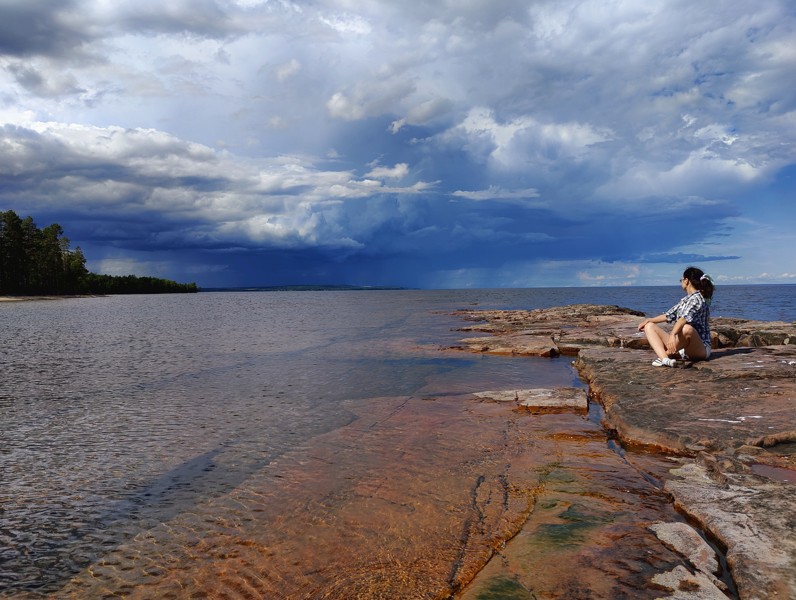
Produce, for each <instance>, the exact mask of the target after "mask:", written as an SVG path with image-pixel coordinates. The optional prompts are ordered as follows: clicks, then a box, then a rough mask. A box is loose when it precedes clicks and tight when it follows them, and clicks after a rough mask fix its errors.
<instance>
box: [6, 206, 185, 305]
mask: <svg viewBox="0 0 796 600" xmlns="http://www.w3.org/2000/svg"><path fill="white" fill-rule="evenodd" d="M69 244H70V243H69V238H67V237H65V236H64V230H63V228H62V227H61V226H60V225H58V224H57V223H54V224H52V225H48V226H47V227H44V228H41V229H39V228H38V227H37V226H36V223H35V222H34V221H33V217H26V218H24V219H22V218H21V217H19V215H17V214H16V213H15V212H14V211H13V210H7V211H5V212H0V294H2V295H10V296H36V295H48V296H49V295H55V296H57V295H67V294H68V295H80V294H162V293H186V292H197V291H198V288H197V286H196V284H195V283H177V282H175V281H170V280H168V279H158V278H156V277H138V276H135V275H124V276H116V275H98V274H96V273H91V272H89V271H88V269H86V257H85V256H84V255H83V251H82V250H81V249H80V247H79V246H78V247H76V248H75V249H74V250H72V249H70V248H69Z"/></svg>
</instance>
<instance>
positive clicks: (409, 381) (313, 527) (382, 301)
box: [0, 286, 792, 598]
mask: <svg viewBox="0 0 796 600" xmlns="http://www.w3.org/2000/svg"><path fill="white" fill-rule="evenodd" d="M785 287H787V288H788V291H789V292H790V291H791V288H790V287H789V286H785ZM658 292H660V291H658ZM667 292H668V289H667ZM744 293H746V292H744ZM631 296H632V294H630V295H629V293H628V292H627V291H625V290H607V291H606V290H603V291H600V292H597V291H594V290H592V292H591V294H590V295H589V294H587V293H586V292H585V291H583V290H575V291H573V290H563V291H562V290H549V291H542V292H540V291H538V290H513V291H512V290H485V291H478V290H475V291H466V292H465V291H458V292H416V291H405V292H401V291H396V292H295V293H291V292H279V293H212V294H211V293H207V294H197V295H191V296H171V295H169V296H114V297H107V298H92V299H68V300H59V301H53V302H27V303H12V304H8V303H7V304H3V305H0V327H1V328H2V334H3V340H4V344H3V346H2V349H1V350H0V353H1V354H0V360H1V361H2V367H3V369H2V373H3V376H2V378H1V379H0V415H1V416H2V419H0V467H2V468H1V469H0V506H2V519H0V595H3V596H13V597H24V596H26V595H27V596H31V597H40V596H44V597H46V596H53V597H76V598H79V597H95V596H100V595H105V594H114V593H127V594H132V596H131V597H135V595H136V594H137V595H138V597H148V596H149V597H151V596H152V595H156V596H159V597H167V596H168V595H172V596H173V597H185V596H186V594H187V593H188V592H187V591H186V590H190V591H191V593H192V594H197V595H199V596H201V595H207V594H208V593H209V592H210V591H211V588H212V586H222V587H223V588H224V590H226V591H224V592H223V593H230V590H236V591H235V593H236V594H238V596H239V597H258V594H259V595H262V594H269V593H270V594H274V595H278V596H285V597H297V598H298V597H307V598H309V597H319V596H321V595H325V596H327V597H345V594H346V593H349V592H350V591H351V590H352V589H360V590H361V595H362V596H363V597H367V596H370V597H377V596H378V594H383V593H384V592H385V590H391V593H392V594H393V596H394V595H395V590H397V589H400V590H405V591H406V594H407V596H406V597H437V596H439V597H445V595H446V594H449V593H450V592H451V591H452V590H456V589H458V588H459V587H461V585H463V584H464V583H465V582H466V581H468V580H469V578H470V577H472V575H473V574H474V573H475V572H476V571H477V570H478V569H480V568H481V567H482V566H483V564H484V563H485V562H486V560H487V559H488V558H489V556H491V554H492V553H493V552H494V550H495V548H496V547H499V546H500V545H501V544H502V543H503V541H505V539H507V538H508V537H510V536H511V535H514V534H515V533H516V532H517V531H519V527H520V526H521V524H522V522H523V521H524V519H525V518H526V517H527V515H528V512H529V510H530V508H531V502H532V500H531V499H532V497H533V491H534V490H535V489H536V488H537V486H538V485H539V480H538V474H539V473H540V472H541V471H540V469H544V468H546V467H545V465H548V464H549V463H550V457H549V454H550V453H551V452H552V453H553V454H555V453H556V452H559V453H560V452H563V451H562V450H561V449H560V445H556V444H560V440H558V441H556V442H555V444H553V445H551V442H550V441H549V440H548V439H547V437H549V436H548V434H549V433H550V432H551V431H552V430H553V429H556V427H558V426H556V427H552V425H550V423H552V422H553V421H552V420H550V417H545V418H541V417H540V418H531V417H529V415H524V414H517V413H515V412H514V411H511V410H507V409H506V408H505V407H501V406H492V405H489V404H484V403H480V402H475V401H474V400H473V399H472V397H470V396H468V394H469V393H471V392H474V391H481V390H484V389H499V388H520V387H553V386H559V385H561V386H569V385H573V384H577V377H576V374H575V373H574V372H573V371H572V369H571V367H570V365H569V362H568V361H567V360H565V359H557V360H539V359H537V360H533V359H512V358H505V357H487V356H475V355H467V354H459V353H452V352H443V351H441V350H440V347H444V346H446V345H448V344H450V343H452V342H453V341H455V340H457V339H458V338H459V337H461V336H460V335H459V334H458V333H457V332H456V331H453V330H454V329H455V328H456V327H459V326H461V325H462V323H460V322H458V321H456V320H455V319H453V318H452V317H450V316H449V315H448V314H447V313H448V312H449V311H451V310H454V309H457V308H466V307H472V306H480V307H484V308H486V307H508V308H519V307H522V308H535V307H539V306H550V305H555V304H566V303H574V302H581V301H582V302H595V303H618V304H623V305H626V306H631V307H633V308H640V309H641V310H649V309H648V308H647V307H646V305H645V304H650V303H652V301H653V299H657V300H658V301H660V296H661V294H660V293H657V294H652V293H649V292H648V291H645V290H641V291H637V292H636V296H635V297H631ZM747 296H749V294H747ZM728 297H730V295H729V294H728ZM673 298H674V301H676V299H677V293H676V290H674V293H673ZM622 299H624V300H627V301H626V302H623V301H621V300H622ZM671 303H673V302H671ZM664 304H665V305H666V307H668V305H669V304H670V302H669V301H668V300H667V301H666V302H664ZM775 304H776V310H778V311H782V310H783V308H782V303H779V304H777V303H773V302H769V303H764V302H756V303H755V306H756V307H757V308H758V310H757V312H758V313H759V312H760V310H759V307H760V306H768V307H769V308H772V310H773V307H774V305H775ZM741 305H742V303H741ZM791 306H792V305H791ZM784 310H787V308H786V309H784ZM738 316H743V315H738ZM755 316H756V317H759V315H755ZM770 318H786V317H785V316H772V317H770ZM556 419H557V420H555V419H554V420H555V421H556V422H558V421H560V420H561V419H563V420H564V421H566V423H567V425H566V426H565V427H564V430H565V431H569V430H570V429H575V430H579V429H583V428H586V429H587V430H589V434H588V435H589V436H592V435H594V436H597V439H598V440H599V441H598V442H597V443H598V445H604V442H603V440H602V439H601V438H600V436H601V435H602V434H601V432H600V431H599V427H598V426H597V425H595V424H594V423H591V422H590V421H589V420H588V419H587V418H585V417H584V416H578V415H566V416H561V417H557V418H556ZM540 424H541V425H540ZM531 425H533V426H531ZM556 448H558V449H556ZM624 476H625V475H622V477H624ZM634 477H635V476H634ZM609 479H610V477H609ZM641 479H642V480H643V478H641ZM70 580H72V581H71V582H70ZM211 582H213V583H211ZM346 590H347V592H346ZM215 592H218V593H219V594H220V593H222V590H221V589H220V588H219V589H216V590H215Z"/></svg>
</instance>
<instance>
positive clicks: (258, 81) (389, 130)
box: [0, 0, 796, 285]
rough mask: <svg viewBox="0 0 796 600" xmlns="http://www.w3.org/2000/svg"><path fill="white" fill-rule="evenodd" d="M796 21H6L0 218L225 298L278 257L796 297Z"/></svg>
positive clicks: (380, 7)
mask: <svg viewBox="0 0 796 600" xmlns="http://www.w3.org/2000/svg"><path fill="white" fill-rule="evenodd" d="M56 5H57V6H56ZM795 22H796V21H795V17H794V15H793V14H792V11H791V10H790V9H789V6H788V5H787V3H784V2H781V1H779V0H764V1H763V2H752V1H751V0H740V1H738V2H733V3H731V4H729V5H728V4H727V3H722V2H719V1H718V0H706V2H702V3H699V4H698V5H697V4H694V3H693V2H687V1H686V0H664V1H662V2H659V3H646V4H643V3H606V2H602V1H600V0H555V1H553V0H541V1H539V2H533V3H530V4H529V3H526V2H518V1H516V0H491V1H487V0H472V1H468V2H466V3H461V2H460V3H451V2H448V3H426V4H422V3H421V4H414V5H411V4H406V3H404V4H401V3H394V2H385V1H381V0H373V1H369V2H360V3H351V2H349V1H347V0H319V1H317V2H314V3H296V2H291V1H290V0H280V1H264V0H224V1H219V0H198V1H191V0H165V1H163V0H159V1H155V0H141V1H140V2H135V3H124V2H121V3H119V2H116V3H114V2H107V1H105V0H71V1H66V2H61V3H55V4H53V3H52V2H46V1H44V0H25V1H23V0H9V1H6V2H3V3H0V123H2V132H0V161H1V162H0V202H2V205H3V206H5V207H11V208H14V209H16V210H18V211H20V212H22V213H24V214H33V215H34V216H36V218H37V219H39V220H44V219H50V218H52V219H57V220H59V221H62V225H63V226H64V227H65V229H66V230H67V234H68V235H69V236H70V237H71V238H73V239H75V240H77V241H79V242H80V243H82V244H84V245H86V247H87V248H90V249H91V250H92V252H94V253H95V254H94V255H95V256H99V257H100V258H102V257H107V258H113V259H118V260H122V259H123V258H124V256H121V255H120V254H119V253H120V252H130V253H131V254H130V256H131V257H132V259H134V260H135V261H137V262H138V263H140V264H144V263H146V262H147V261H150V262H151V264H152V265H155V264H161V265H164V264H167V263H168V264H172V265H174V268H178V265H179V264H183V265H184V266H183V267H182V268H184V269H185V270H186V272H187V269H189V268H190V269H193V271H192V272H202V273H207V276H208V277H217V278H219V279H218V280H217V281H220V278H223V277H227V278H230V280H231V279H233V278H238V277H240V278H242V277H243V276H244V275H243V274H244V273H245V274H246V275H247V276H254V275H252V274H253V273H254V274H256V273H257V270H256V269H255V267H254V266H253V265H256V264H258V261H260V260H262V259H263V257H264V256H265V255H267V256H268V260H269V261H271V263H273V264H274V265H275V264H276V263H277V262H278V263H279V265H280V266H279V267H277V266H274V267H273V273H274V275H273V276H274V277H276V276H277V275H276V274H277V273H279V274H282V275H284V276H287V275H289V274H290V273H291V272H293V271H296V272H301V273H305V274H306V277H308V278H311V277H313V276H315V275H318V274H319V273H324V274H327V275H328V276H331V275H330V274H336V275H337V276H339V277H340V278H341V279H344V278H346V277H349V276H350V277H359V276H361V277H374V278H380V277H387V275H382V273H390V274H391V276H393V277H395V278H396V279H400V278H404V279H402V281H404V282H407V283H411V281H413V280H417V281H422V282H425V283H424V284H425V285H433V282H434V278H435V277H436V276H439V277H440V281H460V282H465V281H469V282H470V283H472V284H477V283H478V282H479V281H480V282H482V283H484V284H493V285H498V284H500V283H501V282H506V283H512V284H517V283H522V282H529V281H531V280H532V278H533V277H534V276H536V277H548V275H549V280H550V281H555V282H558V283H559V284H561V283H565V281H566V280H567V279H566V278H567V277H568V278H569V279H568V281H570V282H573V283H575V284H579V285H582V284H590V283H588V282H590V281H593V282H596V281H598V279H597V278H603V279H599V281H601V282H609V281H625V280H623V279H622V274H621V273H622V272H621V270H618V271H616V272H614V271H611V269H613V268H614V267H616V268H618V266H620V265H621V266H622V268H625V267H627V268H628V269H629V270H630V272H632V270H633V268H634V265H635V267H638V271H637V272H638V277H637V278H636V279H633V281H634V282H641V281H645V280H648V281H658V280H660V281H664V280H665V281H668V279H667V278H669V275H668V270H670V268H671V266H672V264H674V263H675V262H677V261H678V260H686V259H687V258H688V257H692V258H694V259H696V260H698V261H709V260H713V261H714V264H715V265H716V266H717V267H720V268H721V269H723V270H724V275H726V276H727V277H745V276H747V275H748V276H749V277H758V275H757V274H759V273H763V272H767V273H792V272H794V271H795V270H796V264H793V259H792V258H790V257H789V256H786V254H787V253H783V252H782V251H781V248H782V247H783V243H785V244H787V242H783V241H782V240H783V239H786V234H787V232H786V231H784V229H783V225H782V223H787V222H791V221H792V218H791V217H792V216H793V215H792V212H789V211H792V209H789V208H788V207H789V206H790V205H791V204H792V203H790V198H791V197H792V195H793V194H792V191H793V186H794V184H793V179H792V177H793V175H792V170H791V169H792V168H793V165H794V164H796V149H795V147H794V145H793V143H792V140H793V139H794V138H796V91H794V87H793V86H792V85H791V84H790V79H791V77H790V74H791V73H792V72H793V71H794V69H796V53H794V51H793V43H792V37H793V33H792V32H793V27H794V23H795ZM23 107H24V109H23ZM747 223H755V224H756V225H755V226H754V227H753V226H752V225H748V224H747ZM770 231H773V232H774V234H772V235H768V234H766V235H762V234H760V235H753V234H754V233H755V232H770ZM749 239H754V240H755V241H754V242H749V241H748V240H749ZM146 252H151V253H153V254H154V253H161V254H159V255H158V256H157V257H155V256H150V257H148V256H144V255H142V254H140V253H146ZM166 252H170V253H171V258H168V259H167V258H166V257H165V255H164V254H162V253H166ZM136 253H138V254H136ZM222 254H223V255H224V256H227V257H232V256H234V261H236V262H235V264H232V262H229V263H224V260H226V259H224V258H221V255H222ZM517 256H523V257H525V256H527V257H528V265H527V268H528V270H527V271H523V273H524V275H523V276H522V277H515V276H513V275H512V266H516V265H517V259H516V257H517ZM252 257H256V260H255V258H252ZM732 257H738V258H732ZM719 259H721V260H719ZM229 260H230V261H232V260H233V259H232V258H229ZM562 265H567V267H566V268H564V267H563V266H562ZM304 267H306V268H304ZM387 267H389V268H387ZM153 268H154V267H153ZM164 268H165V267H164ZM523 268H525V267H523ZM347 269H350V271H348V270H347ZM579 273H582V274H583V275H584V276H583V277H580V276H579V275H578V274H579ZM720 274H721V273H720ZM318 276H320V275H318ZM590 277H594V278H595V279H594V280H591V279H590ZM381 282H382V283H389V282H385V281H381Z"/></svg>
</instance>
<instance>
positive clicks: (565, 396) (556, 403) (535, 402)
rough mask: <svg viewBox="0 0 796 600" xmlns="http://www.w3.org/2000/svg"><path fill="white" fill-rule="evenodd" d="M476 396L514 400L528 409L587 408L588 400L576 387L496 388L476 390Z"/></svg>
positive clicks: (506, 400) (497, 399) (496, 399)
mask: <svg viewBox="0 0 796 600" xmlns="http://www.w3.org/2000/svg"><path fill="white" fill-rule="evenodd" d="M474 395H475V396H476V397H478V398H482V399H485V400H492V401H494V402H514V403H515V404H516V405H517V406H520V407H523V408H529V409H576V410H584V411H585V410H588V408H589V400H588V396H587V394H586V391H585V390H582V389H578V388H536V389H527V390H497V391H488V392H476V393H475V394H474Z"/></svg>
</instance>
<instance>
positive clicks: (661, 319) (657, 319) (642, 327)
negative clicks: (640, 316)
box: [638, 314, 666, 331]
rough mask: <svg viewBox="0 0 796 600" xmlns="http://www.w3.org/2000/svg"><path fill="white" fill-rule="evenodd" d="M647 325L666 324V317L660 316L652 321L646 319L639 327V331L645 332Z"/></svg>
mask: <svg viewBox="0 0 796 600" xmlns="http://www.w3.org/2000/svg"><path fill="white" fill-rule="evenodd" d="M647 323H666V315H665V314H663V315H658V316H657V317H652V318H651V319H644V320H643V321H642V322H641V323H640V324H639V326H638V330H639V331H643V329H644V327H646V325H647Z"/></svg>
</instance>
